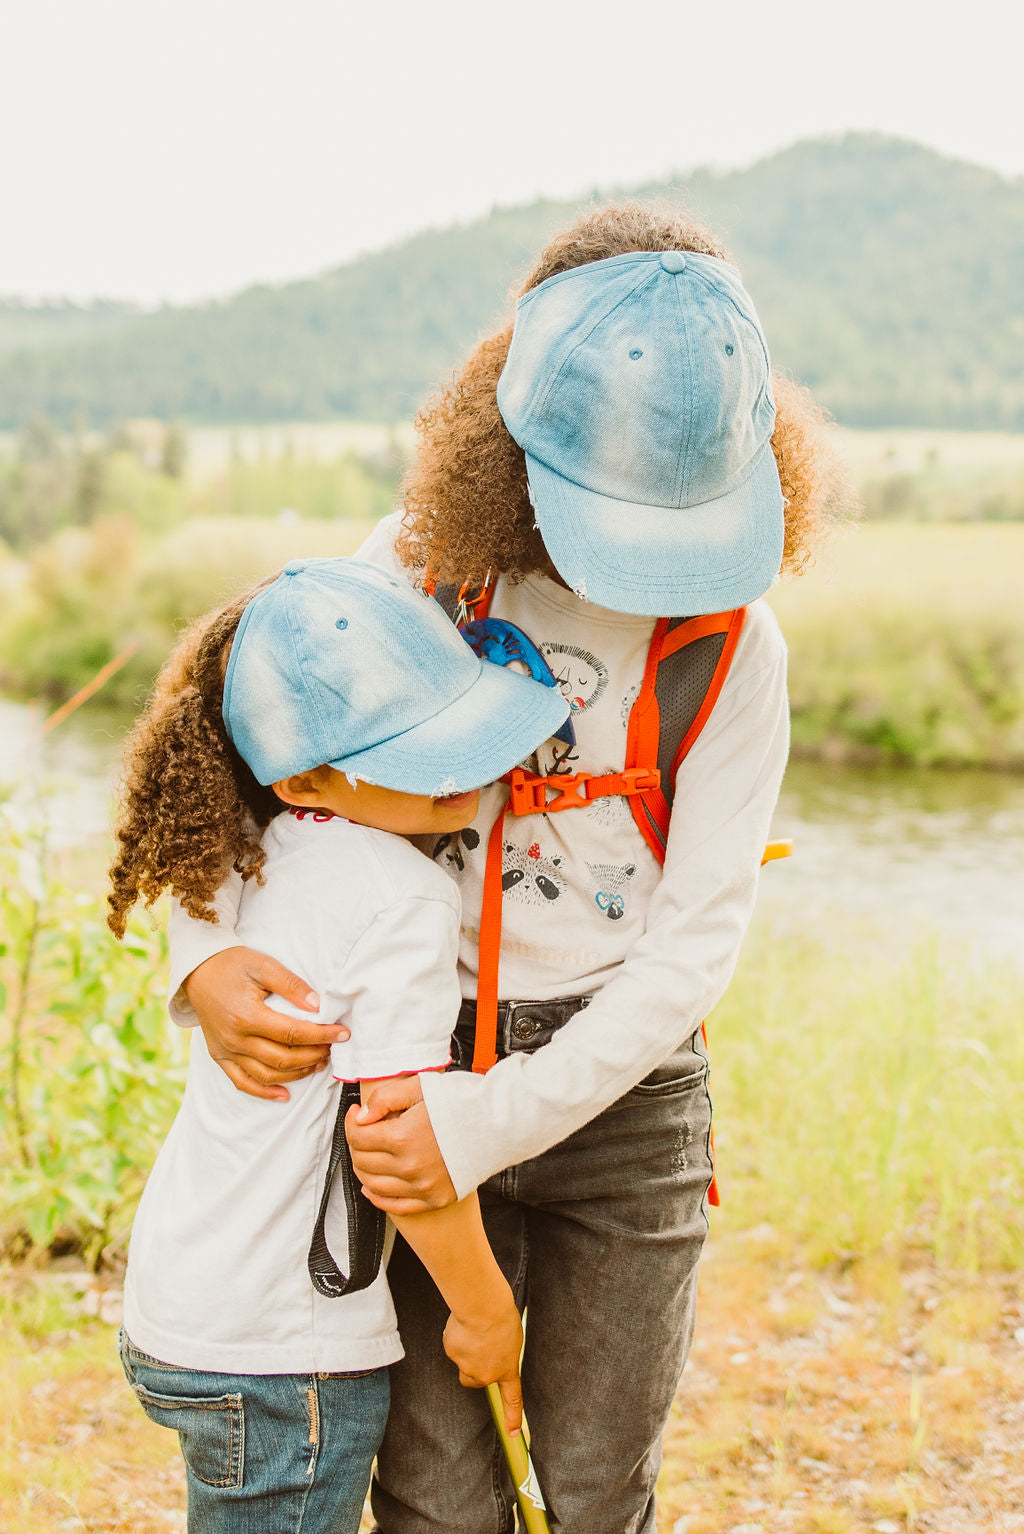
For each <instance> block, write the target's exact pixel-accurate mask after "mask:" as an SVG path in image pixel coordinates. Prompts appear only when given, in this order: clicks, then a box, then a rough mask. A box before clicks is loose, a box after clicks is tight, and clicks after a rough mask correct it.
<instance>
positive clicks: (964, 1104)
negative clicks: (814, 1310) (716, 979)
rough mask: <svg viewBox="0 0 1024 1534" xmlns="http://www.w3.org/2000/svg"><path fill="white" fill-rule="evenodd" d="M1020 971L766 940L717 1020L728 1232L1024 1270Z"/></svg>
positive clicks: (845, 940)
mask: <svg viewBox="0 0 1024 1534" xmlns="http://www.w3.org/2000/svg"><path fill="white" fill-rule="evenodd" d="M1022 1016H1024V974H1022V972H1021V971H1020V970H1019V969H1014V968H1013V967H1011V966H1007V967H1005V968H1000V967H999V966H997V965H994V964H991V963H989V964H987V965H985V966H984V967H982V966H981V965H980V964H977V963H973V962H971V960H970V959H969V957H968V955H967V953H966V952H958V951H956V949H955V947H954V948H953V949H952V950H951V949H950V946H949V945H948V944H942V945H940V944H939V943H938V942H936V943H934V944H932V945H926V946H921V947H918V948H917V949H915V950H913V951H911V952H909V953H900V952H894V951H893V947H892V945H891V944H889V943H886V942H884V941H883V940H882V939H880V938H879V937H877V936H872V935H871V934H870V933H866V932H864V931H858V930H856V929H854V928H852V927H851V928H850V929H849V930H843V929H838V930H836V929H827V930H825V931H824V932H809V933H808V934H807V935H806V936H804V937H799V936H794V935H792V934H791V933H789V934H787V935H786V936H784V937H781V936H780V937H775V938H774V939H773V938H772V937H771V936H769V935H763V936H759V938H758V940H757V941H756V942H755V943H754V944H752V945H751V946H750V948H749V949H748V951H747V952H746V953H745V954H744V957H743V959H742V961H741V965H740V969H739V971H738V973H737V976H736V979H735V980H734V982H733V985H732V987H731V988H730V990H729V992H728V993H727V995H726V997H725V1000H724V1001H723V1002H722V1004H721V1005H720V1006H719V1008H718V1010H717V1011H716V1012H715V1014H714V1016H713V1017H712V1018H711V1019H710V1021H709V1025H708V1027H709V1037H710V1041H711V1059H712V1088H713V1096H714V1100H715V1112H716V1124H717V1126H718V1127H717V1131H716V1133H717V1141H718V1149H719V1160H720V1172H721V1176H720V1181H721V1184H722V1190H723V1200H724V1202H723V1208H722V1210H721V1213H720V1214H719V1215H718V1216H716V1218H717V1219H719V1220H720V1221H721V1223H722V1226H723V1228H724V1229H726V1230H733V1231H735V1230H749V1229H752V1228H753V1227H755V1226H758V1225H762V1224H766V1225H767V1226H768V1227H770V1230H769V1231H766V1233H765V1234H766V1238H767V1240H768V1243H769V1245H771V1244H772V1243H773V1242H776V1243H778V1244H780V1245H784V1246H785V1247H786V1248H787V1249H788V1250H790V1251H792V1252H803V1253H804V1254H805V1256H806V1258H807V1260H809V1261H812V1262H815V1263H822V1264H825V1263H830V1262H838V1263H840V1265H845V1264H849V1263H854V1262H864V1261H867V1262H881V1263H884V1264H889V1263H892V1264H894V1265H896V1266H905V1265H911V1264H914V1263H925V1264H927V1265H929V1266H934V1267H935V1268H937V1269H938V1270H940V1271H947V1272H950V1271H957V1272H969V1273H978V1272H994V1271H1000V1270H1007V1269H1014V1268H1021V1267H1024V1100H1022V1097H1021V1092H1020V1083H1021V1081H1024V1033H1022V1031H1021V1028H1020V1018H1021V1017H1022Z"/></svg>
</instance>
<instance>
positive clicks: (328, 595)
mask: <svg viewBox="0 0 1024 1534" xmlns="http://www.w3.org/2000/svg"><path fill="white" fill-rule="evenodd" d="M222 712H223V717H224V723H225V727H226V728H227V731H228V734H229V736H230V738H231V740H232V742H233V744H234V746H235V749H236V750H237V751H238V752H239V754H240V756H241V757H242V759H243V760H244V761H245V762H246V764H247V765H248V767H249V769H250V771H251V772H252V773H253V775H254V776H255V778H256V779H257V781H258V782H259V783H262V784H270V783H276V782H279V781H280V780H282V779H284V778H288V777H291V776H292V775H293V774H294V773H300V772H307V771H309V770H311V769H312V768H314V767H319V766H321V765H324V764H326V765H329V766H333V767H337V768H338V769H339V770H340V771H342V772H345V773H348V774H349V776H350V777H352V778H353V779H355V778H365V779H367V780H368V781H372V782H374V783H376V784H379V785H380V786H382V787H384V788H392V789H397V790H399V791H402V792H405V793H415V794H430V795H436V794H443V793H460V792H463V791H464V790H467V789H471V788H479V787H480V786H481V785H482V784H484V783H488V782H490V781H491V780H492V779H494V778H496V777H500V776H501V775H502V774H503V773H505V772H507V771H508V770H509V768H511V767H513V766H515V764H516V763H517V762H519V761H521V760H522V759H523V758H524V757H526V756H528V755H529V754H530V753H531V752H532V751H534V750H536V748H537V747H538V746H539V745H540V744H541V743H542V742H543V741H545V740H547V738H548V736H549V735H551V734H553V733H554V731H555V730H556V729H558V727H559V726H560V725H561V724H562V723H563V722H564V720H565V719H566V717H567V715H568V704H566V703H565V701H564V700H563V698H562V697H561V694H560V692H559V691H558V689H557V688H553V687H546V686H544V685H543V684H541V683H540V682H536V681H534V680H533V679H532V678H530V677H524V676H521V675H519V674H518V673H516V672H511V671H505V670H503V669H502V668H501V667H499V666H495V665H492V664H490V663H484V662H483V661H482V660H481V659H480V658H479V657H478V656H477V655H475V654H474V652H473V651H472V649H471V648H470V647H469V645H468V644H467V643H466V641H465V640H464V639H463V638H462V636H461V634H460V633H459V632H458V630H457V629H456V628H455V626H454V625H453V624H452V623H451V621H450V620H449V619H448V617H447V616H446V615H445V613H444V612H443V611H442V609H441V608H440V607H439V606H438V604H437V603H436V602H435V601H433V600H432V599H431V598H430V597H428V596H427V595H426V594H425V593H424V592H423V591H420V590H418V589H415V588H414V587H413V586H412V585H411V584H410V583H409V582H408V581H406V580H404V579H400V578H398V577H396V576H395V575H394V574H391V573H389V572H386V571H384V570H381V569H380V568H379V567H377V566H374V565H370V564H367V563H364V562H360V561H358V560H350V559H323V560H294V561H292V562H291V563H290V564H288V565H286V566H285V568H284V570H283V571H282V572H281V575H280V576H279V577H278V578H277V580H275V581H273V582H272V583H271V584H270V585H268V586H266V587H264V589H263V590H262V591H260V592H259V593H257V595H256V596H255V597H254V598H253V599H252V601H251V602H250V603H249V605H248V607H247V608H246V610H245V613H244V614H243V617H242V621H241V622H240V624H239V626H238V629H237V631H236V634H235V638H234V641H233V643H232V646H231V654H230V658H229V661H228V665H227V670H226V673H225V678H224V698H223V708H222Z"/></svg>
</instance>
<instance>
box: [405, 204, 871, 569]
mask: <svg viewBox="0 0 1024 1534" xmlns="http://www.w3.org/2000/svg"><path fill="white" fill-rule="evenodd" d="M660 250H682V251H696V252H700V253H701V254H703V255H707V256H715V257H717V258H718V259H719V260H723V261H726V260H728V259H729V257H728V255H727V253H726V250H725V247H724V246H723V245H721V244H720V243H719V241H718V240H716V239H715V238H714V236H713V235H712V234H711V233H710V232H709V231H708V230H707V229H705V228H704V227H703V226H702V225H701V224H699V223H696V222H694V221H693V220H691V219H689V218H686V217H684V216H682V215H681V214H679V213H678V212H675V211H674V210H671V209H659V208H652V207H646V206H643V205H641V204H639V203H634V202H628V203H613V204H609V205H608V206H605V207H602V208H598V209H596V210H595V211H593V212H590V213H587V214H585V215H584V216H583V217H581V218H580V219H578V220H577V222H576V223H574V224H572V225H571V226H570V227H569V228H568V229H565V230H563V231H562V233H560V234H558V235H556V236H555V237H554V239H552V240H551V241H550V243H549V244H548V245H546V246H545V247H544V249H543V250H542V251H541V253H540V255H539V256H538V257H537V260H536V261H535V262H534V265H533V266H532V267H531V269H530V271H529V273H528V275H527V277H526V279H525V281H524V282H523V284H522V286H521V287H520V288H519V289H518V291H517V293H516V294H515V295H514V296H521V295H522V294H523V293H527V292H529V291H530V289H531V288H535V287H538V286H539V285H540V283H542V282H545V281H546V280H547V279H548V278H549V277H554V276H555V275H556V274H557V273H559V272H565V271H569V270H570V269H572V268H573V267H577V266H583V265H585V264H586V263H587V262H589V261H601V260H604V259H605V258H606V257H608V256H618V255H625V254H627V253H628V252H630V251H660ZM511 341H512V324H511V323H509V324H507V325H505V326H504V328H503V329H501V330H499V331H498V332H497V333H496V334H495V335H492V336H488V337H487V338H486V339H485V340H483V341H481V342H480V343H479V345H478V346H477V347H476V349H475V350H474V351H473V352H472V353H471V354H470V356H469V358H468V359H467V361H466V363H465V364H464V366H463V368H462V370H461V372H460V373H459V374H458V375H457V377H456V378H455V380H454V382H453V383H452V384H451V386H450V387H448V388H446V389H443V390H442V391H441V392H440V393H439V394H438V395H436V396H435V398H433V399H432V400H430V401H429V402H428V403H427V404H426V406H425V407H424V408H423V409H422V410H421V411H420V413H419V415H418V416H417V418H416V430H417V434H418V437H419V446H418V453H417V459H416V463H415V465H414V467H413V469H412V471H411V473H410V475H409V476H408V478H407V480H406V482H405V484H404V486H403V499H404V507H405V514H404V517H403V519H402V527H401V530H400V532H399V536H398V538H397V540H396V548H397V551H398V557H399V559H400V560H401V562H402V563H403V564H404V565H405V566H406V567H407V568H409V569H411V570H415V571H420V572H425V571H428V570H429V571H430V573H431V575H432V577H434V578H435V579H437V580H438V581H440V582H450V581H463V580H466V581H469V582H471V583H474V584H475V583H478V582H482V581H483V580H484V578H485V577H486V575H487V573H488V571H491V572H493V573H495V574H497V573H499V572H500V573H501V574H502V575H504V576H505V577H506V578H508V579H510V580H513V581H515V580H520V579H522V577H523V576H525V575H528V574H530V573H531V572H533V571H543V572H545V573H547V574H551V573H552V566H551V561H550V559H549V557H548V554H547V551H546V550H545V548H544V544H543V542H542V541H541V536H540V533H539V531H538V530H537V528H536V527H535V525H534V524H535V514H534V510H533V507H532V505H531V504H530V497H529V492H528V489H527V481H526V459H525V455H524V454H523V451H522V449H521V448H520V447H519V446H518V445H517V444H516V443H515V442H514V441H513V439H512V437H511V436H510V435H509V432H508V428H507V427H506V425H505V423H504V421H503V420H502V418H501V414H500V412H499V410H498V401H497V387H498V379H499V378H500V377H501V371H502V368H503V367H504V366H505V360H506V358H507V357H508V350H509V346H510V345H511ZM772 388H773V393H774V396H775V404H776V417H775V431H774V434H773V436H772V448H773V450H774V453H775V458H776V461H777V463H778V467H779V478H780V480H781V482H782V493H783V495H784V497H785V499H786V510H785V543H784V551H783V561H782V568H783V570H785V571H788V572H793V573H796V572H799V571H801V570H802V569H803V568H804V567H805V565H806V564H807V563H808V562H809V561H810V559H811V558H812V555H813V553H814V550H815V548H816V546H817V544H818V542H819V540H820V538H821V537H822V535H823V533H824V532H825V531H826V529H827V527H828V526H829V524H830V523H831V521H832V520H833V519H834V516H835V515H836V513H837V512H838V510H839V508H840V507H841V506H842V505H843V504H844V503H847V502H852V497H851V495H850V492H849V488H848V486H847V484H846V477H845V471H844V470H843V468H842V466H841V464H840V463H839V460H838V458H837V457H836V454H835V452H834V450H833V449H832V447H831V446H830V444H829V443H828V441H827V440H826V438H825V434H824V431H823V428H824V426H825V424H826V420H827V418H826V416H825V413H824V412H823V411H822V410H821V409H820V408H819V407H818V406H817V405H816V404H815V403H814V401H813V400H812V399H811V396H810V394H809V393H808V391H807V390H806V389H804V388H802V387H800V386H799V385H797V384H795V383H793V382H792V381H791V380H790V379H788V378H787V377H785V375H783V374H781V373H778V372H774V371H773V373H772Z"/></svg>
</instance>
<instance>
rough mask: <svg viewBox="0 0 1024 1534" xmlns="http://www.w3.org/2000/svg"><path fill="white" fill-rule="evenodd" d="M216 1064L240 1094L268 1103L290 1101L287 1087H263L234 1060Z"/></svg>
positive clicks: (220, 1061) (219, 1061)
mask: <svg viewBox="0 0 1024 1534" xmlns="http://www.w3.org/2000/svg"><path fill="white" fill-rule="evenodd" d="M217 1064H218V1065H219V1066H220V1068H221V1070H222V1071H223V1072H224V1074H225V1076H226V1077H227V1078H228V1080H229V1081H230V1082H232V1083H233V1085H234V1086H236V1087H237V1088H238V1090H239V1091H240V1092H245V1093H246V1095H247V1096H249V1097H262V1098H265V1099H266V1100H267V1101H268V1102H277V1103H286V1102H289V1101H290V1096H291V1094H290V1093H289V1091H288V1088H287V1087H283V1086H264V1085H263V1084H262V1082H259V1081H257V1080H256V1079H255V1077H253V1076H250V1075H249V1072H248V1071H245V1070H243V1069H242V1067H241V1066H240V1065H239V1064H238V1062H237V1061H236V1060H232V1059H227V1060H218V1061H217Z"/></svg>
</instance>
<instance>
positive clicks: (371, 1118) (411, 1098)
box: [355, 1076, 423, 1124]
mask: <svg viewBox="0 0 1024 1534" xmlns="http://www.w3.org/2000/svg"><path fill="white" fill-rule="evenodd" d="M422 1101H423V1089H422V1087H421V1086H420V1080H419V1077H418V1076H396V1077H395V1078H394V1079H393V1080H391V1081H378V1082H375V1083H374V1084H373V1088H372V1095H371V1097H370V1100H369V1102H366V1103H364V1104H363V1106H362V1107H361V1108H360V1109H359V1110H358V1112H357V1113H356V1115H355V1117H356V1121H357V1122H358V1123H360V1124H376V1123H379V1122H380V1120H381V1119H383V1118H387V1116H388V1114H389V1113H403V1112H404V1111H405V1109H406V1108H414V1107H415V1106H416V1104H417V1103H421V1102H422Z"/></svg>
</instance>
